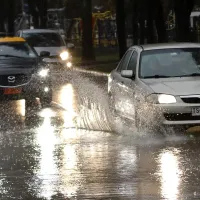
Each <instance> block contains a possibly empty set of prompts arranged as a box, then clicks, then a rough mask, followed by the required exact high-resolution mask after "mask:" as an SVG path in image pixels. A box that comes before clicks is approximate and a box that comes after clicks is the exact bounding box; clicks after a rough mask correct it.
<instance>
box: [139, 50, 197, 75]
mask: <svg viewBox="0 0 200 200" xmlns="http://www.w3.org/2000/svg"><path fill="white" fill-rule="evenodd" d="M198 75H199V76H200V48H174V49H161V50H148V51H144V52H142V53H141V57H140V70H139V77H140V78H168V77H183V76H198Z"/></svg>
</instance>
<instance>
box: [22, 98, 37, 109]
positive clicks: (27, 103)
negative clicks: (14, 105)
mask: <svg viewBox="0 0 200 200" xmlns="http://www.w3.org/2000/svg"><path fill="white" fill-rule="evenodd" d="M35 105H36V99H35V98H32V99H29V98H27V99H25V108H33V107H34V106H35Z"/></svg>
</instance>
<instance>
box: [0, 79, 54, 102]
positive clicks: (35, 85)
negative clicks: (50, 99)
mask: <svg viewBox="0 0 200 200" xmlns="http://www.w3.org/2000/svg"><path fill="white" fill-rule="evenodd" d="M8 89H9V90H10V91H9V93H8V92H6V91H8ZM16 90H18V91H17V92H16ZM49 92H51V79H50V77H48V78H40V77H38V76H32V78H31V80H30V81H29V82H27V83H26V84H23V85H16V86H1V85H0V100H1V101H4V100H20V99H28V98H29V99H30V98H36V97H38V98H40V97H42V96H45V95H48V93H49Z"/></svg>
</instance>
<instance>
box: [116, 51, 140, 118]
mask: <svg viewBox="0 0 200 200" xmlns="http://www.w3.org/2000/svg"><path fill="white" fill-rule="evenodd" d="M137 62H138V52H137V50H136V49H133V51H132V54H131V57H130V59H129V61H128V64H127V66H126V67H125V68H122V69H121V71H122V70H132V71H133V73H134V76H135V75H136V67H137ZM118 87H119V91H120V93H121V97H120V101H121V103H120V105H119V111H120V113H121V115H123V116H125V117H126V118H130V119H134V113H135V108H134V93H135V87H136V84H135V79H134V77H133V78H125V77H122V76H121V74H120V78H119V82H118Z"/></svg>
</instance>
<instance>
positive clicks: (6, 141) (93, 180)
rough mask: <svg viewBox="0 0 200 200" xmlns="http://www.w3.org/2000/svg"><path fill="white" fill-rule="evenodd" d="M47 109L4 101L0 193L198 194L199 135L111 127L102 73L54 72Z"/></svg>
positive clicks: (35, 198) (36, 196)
mask: <svg viewBox="0 0 200 200" xmlns="http://www.w3.org/2000/svg"><path fill="white" fill-rule="evenodd" d="M52 79H53V83H54V97H53V102H52V105H51V107H50V108H46V109H41V108H40V106H39V104H38V106H36V107H34V108H33V109H32V110H29V111H27V112H25V106H24V101H18V102H6V103H5V102H4V103H3V102H2V103H1V112H0V120H1V122H0V126H1V128H0V199H1V200H10V199H23V200H45V199H47V200H57V199H59V200H66V199H79V200H84V199H99V200H100V199H101V200H103V199H106V200H110V199H113V200H119V199H120V200H124V199H131V200H132V199H136V200H139V199H141V200H150V199H152V200H156V199H158V200H160V199H166V200H178V199H181V200H182V199H189V200H190V199H200V185H199V183H200V182H199V178H200V170H199V163H200V156H199V154H200V140H199V138H198V137H191V136H189V134H188V135H187V134H183V135H181V134H176V133H170V132H169V134H168V135H166V136H165V137H161V136H160V135H159V134H156V133H155V135H153V136H152V135H149V134H144V135H140V134H138V133H137V132H135V131H134V130H130V129H129V128H128V127H125V125H123V124H120V123H118V126H117V129H118V130H119V132H120V133H118V134H116V133H113V132H112V131H111V123H112V118H111V115H110V113H109V109H108V101H107V96H106V87H107V86H106V81H107V77H106V76H105V75H94V74H89V73H83V72H80V71H71V72H67V71H66V72H63V73H58V72H55V73H54V74H53V77H52Z"/></svg>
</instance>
